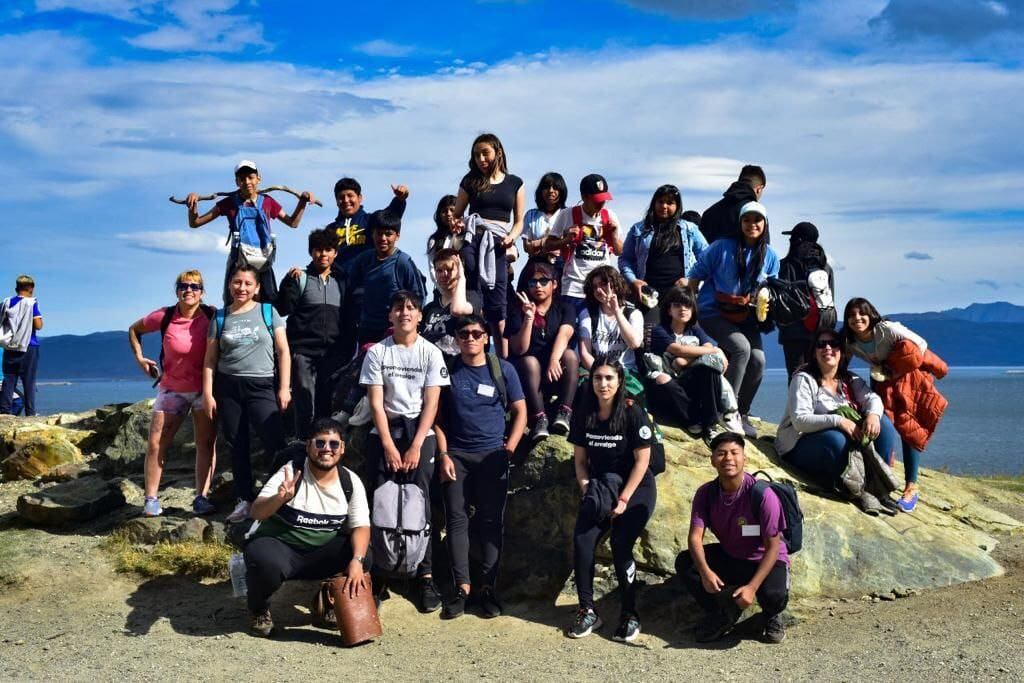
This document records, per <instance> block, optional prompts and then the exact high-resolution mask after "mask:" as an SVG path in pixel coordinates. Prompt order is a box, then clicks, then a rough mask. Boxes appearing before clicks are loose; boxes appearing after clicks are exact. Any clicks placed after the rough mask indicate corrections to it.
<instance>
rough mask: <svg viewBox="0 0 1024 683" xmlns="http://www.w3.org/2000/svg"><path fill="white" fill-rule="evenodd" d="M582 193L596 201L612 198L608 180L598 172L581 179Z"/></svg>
mask: <svg viewBox="0 0 1024 683" xmlns="http://www.w3.org/2000/svg"><path fill="white" fill-rule="evenodd" d="M580 194H581V195H583V196H584V197H590V198H591V199H593V200H594V201H595V202H606V201H608V200H609V199H611V198H612V193H611V192H609V191H608V181H607V180H605V179H604V176H601V175H598V174H596V173H591V174H590V175H588V176H584V177H583V180H581V181H580Z"/></svg>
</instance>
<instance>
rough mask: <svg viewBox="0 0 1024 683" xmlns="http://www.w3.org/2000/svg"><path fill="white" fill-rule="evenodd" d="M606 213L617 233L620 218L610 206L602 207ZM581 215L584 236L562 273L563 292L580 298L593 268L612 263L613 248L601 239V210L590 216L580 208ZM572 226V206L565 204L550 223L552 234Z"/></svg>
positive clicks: (562, 232) (555, 234)
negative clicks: (608, 207)
mask: <svg viewBox="0 0 1024 683" xmlns="http://www.w3.org/2000/svg"><path fill="white" fill-rule="evenodd" d="M604 211H605V212H607V213H608V221H609V222H610V223H611V224H612V225H614V226H615V233H616V235H618V232H619V218H618V216H616V215H615V213H614V212H613V211H612V210H611V209H607V208H606V209H604ZM580 213H581V214H582V215H583V224H584V225H585V226H587V227H586V228H585V233H586V234H585V235H584V237H583V241H582V242H580V243H579V244H577V245H576V247H575V248H574V249H573V250H572V253H570V254H569V258H568V259H566V261H565V269H564V270H563V272H562V294H564V295H566V296H574V297H578V298H583V296H584V295H583V283H584V281H585V280H586V279H587V275H589V274H590V271H592V270H593V269H594V268H597V267H598V266H605V265H609V266H610V265H614V260H613V258H612V249H611V246H610V245H609V244H606V243H605V242H604V241H603V240H602V239H601V213H602V212H601V211H598V212H597V215H596V216H591V215H590V214H588V213H587V212H586V211H584V210H583V208H582V206H581V207H580ZM572 226H573V220H572V207H566V208H564V209H562V210H561V211H559V212H558V213H557V214H556V215H555V218H554V221H553V222H552V224H551V233H550V234H551V235H553V236H555V237H562V236H563V235H565V233H566V232H567V231H568V230H569V228H571V227H572Z"/></svg>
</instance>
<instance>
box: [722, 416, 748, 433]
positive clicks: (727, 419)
mask: <svg viewBox="0 0 1024 683" xmlns="http://www.w3.org/2000/svg"><path fill="white" fill-rule="evenodd" d="M722 424H723V425H724V426H725V428H726V430H727V431H730V432H732V433H733V434H742V433H743V420H741V419H740V414H739V413H737V412H736V411H735V410H733V411H731V412H728V413H726V414H725V415H724V416H723V418H722Z"/></svg>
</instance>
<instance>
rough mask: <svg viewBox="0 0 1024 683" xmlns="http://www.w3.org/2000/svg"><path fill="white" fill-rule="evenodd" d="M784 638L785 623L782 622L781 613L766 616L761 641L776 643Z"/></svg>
mask: <svg viewBox="0 0 1024 683" xmlns="http://www.w3.org/2000/svg"><path fill="white" fill-rule="evenodd" d="M785 639H786V625H785V624H784V623H782V615H781V614H776V615H774V616H771V617H768V620H767V621H766V622H765V624H764V633H762V634H761V641H762V642H765V643H772V644H777V643H781V642H782V641H784V640H785Z"/></svg>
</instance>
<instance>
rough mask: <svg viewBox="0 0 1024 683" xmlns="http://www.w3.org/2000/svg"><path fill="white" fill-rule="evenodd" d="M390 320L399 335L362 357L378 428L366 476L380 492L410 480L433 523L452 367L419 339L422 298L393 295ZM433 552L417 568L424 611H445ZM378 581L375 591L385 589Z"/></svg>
mask: <svg viewBox="0 0 1024 683" xmlns="http://www.w3.org/2000/svg"><path fill="white" fill-rule="evenodd" d="M390 310H391V312H390V314H389V316H388V318H389V320H390V322H391V325H392V326H393V328H394V334H393V335H391V336H389V337H387V338H385V339H384V341H382V342H380V343H378V344H374V345H373V346H371V347H370V349H369V350H368V351H367V352H366V358H364V359H363V368H362V372H361V373H360V375H359V383H360V384H361V385H363V386H364V387H366V391H367V396H368V398H369V402H370V409H371V411H372V413H373V428H372V429H371V430H370V434H369V435H368V436H367V437H366V466H365V467H366V469H365V472H366V477H367V480H369V481H370V482H372V486H373V490H374V491H376V490H377V489H378V488H379V487H380V486H381V485H383V484H384V483H385V482H387V481H389V480H391V479H394V478H396V477H399V476H404V477H409V478H410V479H411V481H412V482H413V483H415V484H416V486H418V487H419V489H420V491H422V492H423V499H424V501H425V503H426V509H425V511H424V519H428V520H429V519H430V483H431V480H432V479H434V467H435V463H434V456H435V454H436V452H437V439H436V437H435V435H434V420H435V418H436V417H437V407H438V403H439V400H440V396H441V387H443V386H448V384H449V379H448V368H447V367H445V364H444V356H443V355H442V354H441V350H440V349H438V348H437V347H436V346H434V345H433V344H431V343H430V342H428V341H427V340H426V339H424V338H423V337H421V336H420V335H419V332H418V331H417V328H418V326H419V324H420V321H421V320H422V319H423V300H422V299H421V298H420V296H419V294H418V293H414V292H409V291H405V290H403V291H399V292H396V293H395V294H394V296H392V297H391V301H390ZM432 551H433V548H432V547H430V546H428V547H427V552H426V556H425V557H424V558H423V561H422V562H421V563H420V566H419V567H418V568H417V570H416V578H417V579H418V580H419V586H418V588H419V596H418V597H419V609H420V610H421V611H422V612H434V611H436V610H438V609H440V608H441V595H440V593H438V591H437V586H436V585H434V574H433V569H432V562H431V552H432ZM374 578H375V582H374V584H375V590H376V591H377V593H378V595H381V594H382V593H383V591H384V590H385V588H386V584H385V582H384V580H383V578H380V577H376V576H375V577H374Z"/></svg>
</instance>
